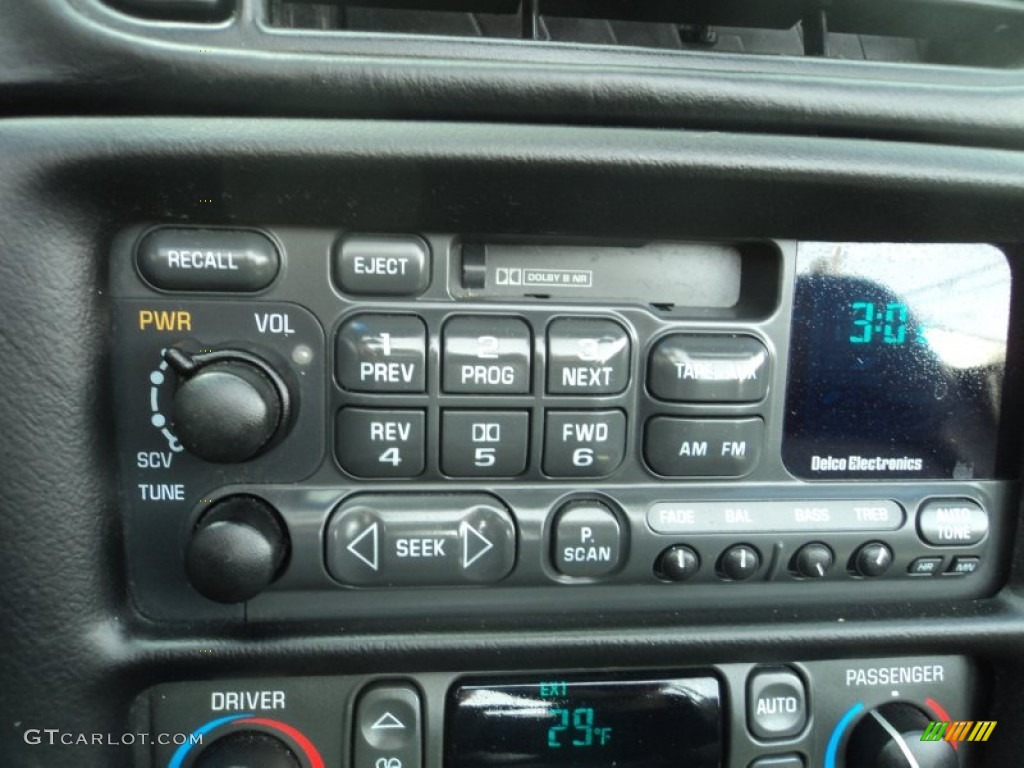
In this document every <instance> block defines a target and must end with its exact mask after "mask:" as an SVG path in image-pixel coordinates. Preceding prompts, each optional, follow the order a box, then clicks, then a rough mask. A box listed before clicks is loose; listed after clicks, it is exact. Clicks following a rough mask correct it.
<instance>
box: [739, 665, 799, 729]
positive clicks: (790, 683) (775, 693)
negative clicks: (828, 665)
mask: <svg viewBox="0 0 1024 768" xmlns="http://www.w3.org/2000/svg"><path fill="white" fill-rule="evenodd" d="M806 723H807V693H806V691H805V690H804V683H803V680H801V679H800V677H799V676H798V675H797V674H796V673H795V672H792V671H790V670H788V669H773V670H760V671H757V672H755V673H754V674H752V675H751V676H750V681H749V683H748V685H747V726H748V727H749V728H750V732H751V733H753V734H754V735H755V736H757V737H758V738H760V739H785V738H787V737H789V736H795V735H796V734H798V733H800V731H802V730H803V728H804V725H805V724H806Z"/></svg>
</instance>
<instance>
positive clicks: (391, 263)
mask: <svg viewBox="0 0 1024 768" xmlns="http://www.w3.org/2000/svg"><path fill="white" fill-rule="evenodd" d="M334 280H335V282H336V283H337V285H338V288H339V289H341V290H342V291H345V292H346V293H355V294H363V295H374V296H413V295H415V294H418V293H422V292H423V291H424V290H425V289H426V287H427V285H429V284H430V251H429V249H428V248H427V244H426V243H425V242H423V241H422V240H420V239H419V238H418V237H365V236H349V237H344V238H342V239H341V241H340V242H339V243H338V245H337V246H336V248H335V251H334Z"/></svg>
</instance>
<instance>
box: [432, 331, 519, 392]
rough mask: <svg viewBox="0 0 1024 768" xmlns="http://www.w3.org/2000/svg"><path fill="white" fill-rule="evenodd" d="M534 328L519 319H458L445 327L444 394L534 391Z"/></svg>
mask: <svg viewBox="0 0 1024 768" xmlns="http://www.w3.org/2000/svg"><path fill="white" fill-rule="evenodd" d="M531 339H532V336H531V334H530V327H529V326H528V325H527V324H526V322H524V321H523V320H520V319H519V318H517V317H456V318H453V319H451V320H449V321H448V322H447V323H446V324H445V327H444V391H445V392H450V393H456V394H462V393H465V394H477V395H516V394H526V393H528V392H529V391H530V370H531V362H532V359H533V358H532V355H531V346H532V344H531Z"/></svg>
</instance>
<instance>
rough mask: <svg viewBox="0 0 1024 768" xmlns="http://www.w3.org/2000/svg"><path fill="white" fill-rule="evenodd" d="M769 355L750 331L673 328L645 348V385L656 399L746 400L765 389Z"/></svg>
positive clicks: (748, 401)
mask: <svg viewBox="0 0 1024 768" xmlns="http://www.w3.org/2000/svg"><path fill="white" fill-rule="evenodd" d="M768 373H769V355H768V350H767V349H765V346H764V344H762V343H761V342H760V341H758V340H757V339H755V338H753V337H751V336H728V335H714V334H685V333H676V334H672V335H671V336H666V337H665V338H663V339H661V341H659V342H658V343H657V344H656V345H655V346H654V349H653V350H651V357H650V364H649V368H648V374H647V386H648V388H649V389H650V391H651V394H652V395H654V396H655V397H657V398H659V399H661V400H670V401H674V402H687V403H750V402H756V401H758V400H761V399H763V398H764V396H765V395H766V394H767V392H768Z"/></svg>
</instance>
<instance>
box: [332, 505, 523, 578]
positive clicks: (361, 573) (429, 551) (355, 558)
mask: <svg viewBox="0 0 1024 768" xmlns="http://www.w3.org/2000/svg"><path fill="white" fill-rule="evenodd" d="M515 559H516V531H515V524H514V523H513V521H512V515H511V514H510V513H509V511H508V510H507V509H505V507H504V506H503V505H502V504H501V503H500V502H498V501H497V500H496V499H494V498H492V497H490V496H485V495H483V494H465V495H436V496H435V495H426V494H423V495H421V494H397V493H396V494H372V495H369V494H368V495H365V496H354V497H352V498H350V499H348V500H346V501H345V502H344V503H342V504H341V506H339V507H338V509H337V510H336V511H335V512H334V514H333V515H332V516H331V521H330V523H329V524H328V527H327V570H328V571H330V573H331V575H332V576H333V577H334V578H335V579H337V580H338V581H340V582H342V583H343V584H348V585H351V586H364V587H376V586H380V587H383V586H389V587H401V586H424V585H431V586H442V585H452V586H457V585H459V584H489V583H493V582H496V581H500V580H501V579H503V578H505V576H507V575H508V574H509V572H510V571H511V570H512V566H513V565H514V564H515Z"/></svg>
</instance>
